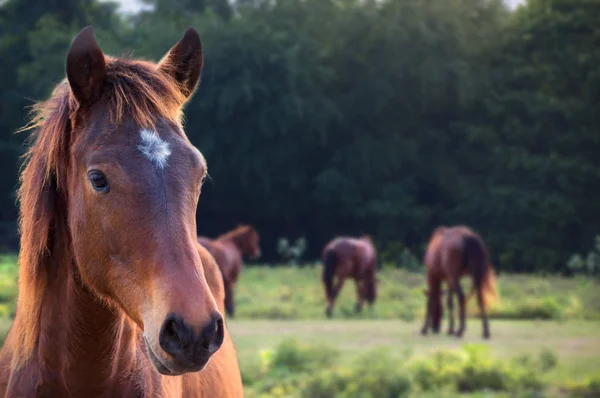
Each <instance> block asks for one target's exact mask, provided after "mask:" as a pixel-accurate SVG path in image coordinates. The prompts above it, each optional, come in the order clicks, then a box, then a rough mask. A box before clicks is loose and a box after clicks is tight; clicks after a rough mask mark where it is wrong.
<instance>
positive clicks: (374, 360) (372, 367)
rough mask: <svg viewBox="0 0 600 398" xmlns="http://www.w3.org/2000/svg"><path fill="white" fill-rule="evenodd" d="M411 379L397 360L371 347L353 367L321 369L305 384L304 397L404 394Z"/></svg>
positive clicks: (394, 397)
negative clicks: (321, 370) (322, 370)
mask: <svg viewBox="0 0 600 398" xmlns="http://www.w3.org/2000/svg"><path fill="white" fill-rule="evenodd" d="M411 389H412V383H411V380H410V377H409V376H408V374H407V372H406V371H405V370H404V369H403V368H402V366H400V364H399V363H398V361H397V360H393V359H392V358H390V357H389V355H388V354H387V353H386V352H382V351H372V352H370V353H368V354H366V355H363V356H361V357H360V358H359V359H358V360H357V361H355V362H354V364H353V366H352V367H338V368H335V369H333V370H329V371H326V372H322V373H319V374H317V375H315V376H314V377H312V378H310V379H309V380H308V382H307V383H306V384H305V385H304V388H303V390H302V394H301V397H305V398H337V397H340V398H350V397H365V398H379V397H382V398H387V397H389V398H401V397H406V396H408V395H409V394H410V392H411Z"/></svg>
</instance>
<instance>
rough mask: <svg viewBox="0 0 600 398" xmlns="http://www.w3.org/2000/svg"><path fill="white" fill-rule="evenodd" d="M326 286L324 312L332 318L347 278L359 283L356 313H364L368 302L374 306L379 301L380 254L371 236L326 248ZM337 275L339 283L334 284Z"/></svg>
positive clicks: (342, 239)
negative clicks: (363, 308) (378, 261)
mask: <svg viewBox="0 0 600 398" xmlns="http://www.w3.org/2000/svg"><path fill="white" fill-rule="evenodd" d="M322 258H323V284H324V285H325V296H326V298H327V309H326V310H325V313H326V314H327V316H328V317H331V315H332V313H333V305H334V303H335V299H336V297H337V296H338V294H339V293H340V291H341V290H342V287H343V286H344V281H345V279H346V278H352V279H354V282H355V283H356V296H357V301H356V305H355V311H356V312H360V311H362V307H363V303H364V301H365V300H366V301H367V303H369V305H373V303H374V302H375V299H376V298H377V280H376V273H377V252H376V250H375V247H374V246H373V242H372V241H371V238H370V237H369V236H368V235H364V236H362V237H360V238H350V237H338V238H335V239H333V240H332V241H331V242H329V243H328V244H327V246H325V248H324V249H323V255H322ZM336 276H337V281H334V279H335V277H336Z"/></svg>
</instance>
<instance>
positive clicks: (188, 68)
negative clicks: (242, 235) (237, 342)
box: [0, 26, 243, 398]
mask: <svg viewBox="0 0 600 398" xmlns="http://www.w3.org/2000/svg"><path fill="white" fill-rule="evenodd" d="M202 62H203V57H202V46H201V42H200V37H199V36H198V33H197V32H196V31H195V30H194V29H192V28H188V29H187V30H186V32H185V34H184V35H183V37H182V38H181V39H180V40H179V42H177V44H175V46H173V48H171V50H170V51H169V52H168V54H167V55H166V56H165V57H164V58H163V59H162V60H161V61H160V62H159V63H158V64H154V63H151V62H145V61H135V60H126V59H119V58H112V57H109V56H105V55H104V53H103V52H102V50H101V49H100V47H99V46H98V44H97V42H96V39H95V37H94V31H93V28H92V27H91V26H88V27H86V28H84V29H83V30H81V32H79V34H78V35H77V36H76V37H75V39H74V40H73V42H72V43H71V47H70V49H69V51H68V54H67V58H66V72H67V78H66V80H65V81H63V82H62V83H60V84H59V85H58V86H57V87H56V88H55V90H54V92H53V94H52V96H51V98H50V99H49V100H48V101H47V102H44V103H41V104H38V106H37V113H36V117H35V118H34V119H33V121H32V122H31V123H30V125H29V126H26V127H25V129H26V128H28V127H29V128H35V129H37V130H38V131H37V134H36V136H37V140H36V141H35V143H34V144H33V145H32V146H31V148H30V149H29V151H28V155H27V163H26V166H25V168H24V170H23V172H22V175H21V185H20V188H19V204H20V231H21V251H20V255H19V294H18V300H17V311H16V318H15V320H14V322H13V324H12V326H11V328H10V331H9V333H8V336H7V338H6V341H5V344H4V347H3V348H2V351H1V352H0V396H1V397H165V398H166V397H169V398H171V397H186V398H191V397H242V396H243V391H242V383H241V375H240V371H239V368H238V362H237V357H236V353H235V349H234V347H233V344H232V341H231V339H230V336H229V333H228V331H227V328H226V326H225V323H224V320H223V316H222V311H223V307H224V302H223V300H224V288H223V284H222V281H221V278H220V275H219V270H218V267H217V265H216V264H215V261H214V259H213V258H212V256H211V255H210V254H209V253H208V252H207V251H206V250H205V249H204V248H202V247H201V246H200V245H198V243H197V241H196V221H195V219H196V205H197V203H198V198H199V195H200V188H201V186H202V180H203V178H204V176H205V175H206V162H205V160H204V158H203V156H202V155H201V154H200V152H199V151H198V150H197V149H195V148H194V147H193V146H192V144H191V143H190V141H189V140H188V138H187V137H186V135H185V133H184V131H183V129H182V127H181V116H182V107H183V105H184V104H185V103H186V102H187V100H188V99H189V98H190V96H191V95H192V94H193V92H194V91H195V88H196V85H197V83H198V81H199V78H200V72H201V69H202Z"/></svg>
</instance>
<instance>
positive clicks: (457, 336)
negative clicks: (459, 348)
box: [454, 332, 463, 339]
mask: <svg viewBox="0 0 600 398" xmlns="http://www.w3.org/2000/svg"><path fill="white" fill-rule="evenodd" d="M454 336H455V337H456V338H457V339H461V338H462V337H463V334H462V333H460V332H459V333H456V334H455V335H454Z"/></svg>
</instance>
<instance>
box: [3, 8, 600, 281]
mask: <svg viewBox="0 0 600 398" xmlns="http://www.w3.org/2000/svg"><path fill="white" fill-rule="evenodd" d="M145 2H146V3H148V4H149V5H150V6H153V8H151V9H150V11H144V12H142V13H141V14H139V15H135V16H132V17H127V18H126V17H124V16H121V15H119V14H117V12H116V11H115V10H116V7H115V6H114V5H113V4H111V3H106V2H98V1H96V0H53V1H45V2H35V5H32V4H31V2H29V1H27V0H7V1H4V2H0V4H1V5H0V59H2V73H1V74H0V89H1V91H0V131H1V133H0V167H2V169H3V170H4V173H3V174H2V176H0V244H1V245H3V246H5V247H11V248H13V249H15V248H16V242H17V240H16V238H15V237H16V223H15V219H16V211H15V206H14V199H15V198H14V188H15V185H16V181H17V178H16V177H17V170H18V169H17V163H18V162H17V159H18V156H19V155H20V154H21V152H22V150H23V147H22V142H23V139H24V135H14V134H13V132H14V131H15V130H16V129H17V128H18V127H19V126H20V125H22V124H23V123H24V121H25V110H24V106H26V105H28V104H30V103H31V102H30V100H31V99H35V100H40V99H44V98H45V97H47V96H48V94H49V93H50V91H51V89H52V87H53V86H54V85H55V84H56V83H57V82H58V81H60V80H61V79H62V78H63V77H64V56H65V53H66V50H67V48H68V45H69V42H70V40H71V38H72V37H73V35H74V34H75V33H76V32H77V31H78V30H79V29H80V28H81V27H83V26H84V25H85V24H89V23H92V24H93V25H94V27H95V28H96V31H97V36H98V38H99V41H100V44H101V45H102V47H103V48H104V49H105V51H106V52H108V53H110V54H114V55H121V54H123V52H124V51H127V50H130V49H133V50H134V52H133V54H134V55H135V56H142V57H147V58H150V59H154V60H157V59H158V58H160V57H161V56H162V55H163V54H164V52H166V51H167V50H168V48H169V47H170V46H171V45H172V44H173V43H174V42H175V41H176V40H177V39H178V38H179V36H180V35H181V33H182V31H183V29H184V28H185V27H186V26H188V25H193V26H195V27H196V28H198V29H199V30H200V31H201V34H202V38H203V43H204V48H205V60H206V62H205V69H204V73H203V79H202V84H201V88H200V90H199V92H198V93H197V95H196V96H195V97H194V99H193V100H192V101H191V103H190V104H189V106H188V107H187V125H186V131H187V133H188V135H189V137H190V139H191V140H192V142H193V143H194V144H195V145H197V146H198V147H199V149H200V150H201V151H203V153H204V154H205V156H206V158H207V160H208V164H209V173H210V175H211V177H212V178H211V179H210V180H208V182H207V183H206V186H205V189H204V191H203V195H202V198H201V200H200V206H199V212H198V226H199V227H198V228H199V232H200V233H202V234H205V235H216V234H218V233H221V232H224V231H225V230H227V229H229V228H231V227H233V226H235V224H236V223H238V222H250V223H253V224H255V225H256V226H257V228H258V229H259V231H260V232H261V235H262V236H263V239H262V242H263V253H264V254H265V257H264V259H265V260H267V261H273V260H275V259H277V240H278V238H280V237H282V236H286V237H289V238H291V239H292V240H295V239H296V238H298V237H301V236H304V237H306V239H307V252H306V256H307V257H308V258H314V257H315V256H317V255H318V254H319V252H320V249H321V247H322V245H323V244H324V243H325V242H326V240H328V239H330V238H331V237H332V236H333V235H335V234H358V233H370V234H371V235H373V237H374V238H375V239H376V241H377V242H378V244H379V246H380V247H381V248H382V250H383V257H384V259H385V260H393V261H395V262H397V261H399V259H398V257H397V256H399V255H400V254H401V253H403V251H402V249H403V248H404V247H405V246H406V247H408V248H410V249H411V250H412V251H413V252H415V253H417V254H418V256H420V254H421V253H422V249H423V245H424V244H425V242H426V240H427V238H428V237H429V234H430V232H431V230H432V229H433V228H434V227H435V226H437V225H439V224H441V223H447V224H456V223H465V224H469V225H471V226H473V227H474V228H475V229H476V230H478V231H480V232H481V233H482V234H483V235H484V237H485V239H486V240H487V241H488V242H489V245H490V247H491V249H492V253H493V255H494V260H495V263H497V264H498V267H499V269H501V270H509V271H534V270H546V271H559V270H567V268H566V267H565V264H566V262H567V260H568V259H569V256H570V255H571V254H572V253H574V252H581V251H583V250H584V249H586V248H588V247H589V245H590V244H591V243H592V240H593V238H594V236H595V233H597V229H598V224H599V223H600V208H599V207H598V206H596V205H595V201H594V200H593V198H594V197H596V196H598V194H600V192H598V189H599V187H600V184H598V183H597V181H598V180H599V178H600V161H598V160H597V154H598V153H599V146H600V119H599V117H598V113H597V112H595V104H596V103H597V100H598V99H599V98H598V95H599V94H598V93H600V87H599V84H600V74H599V72H598V70H597V65H598V63H599V62H600V52H599V51H598V49H597V48H596V47H597V46H596V41H597V37H598V34H599V33H600V31H599V29H600V27H599V26H600V25H598V23H597V21H598V20H600V1H599V0H530V1H529V3H528V5H527V6H525V7H522V8H520V9H519V10H517V11H515V12H509V11H508V10H507V9H506V8H505V7H504V6H503V3H502V1H501V0H453V1H431V0H418V1H407V0H386V1H374V0H368V1H359V0H278V1H266V0H264V1H262V0H258V1H256V0H255V1H241V0H238V1H237V2H235V3H234V4H235V6H230V5H229V3H228V2H227V1H224V0H205V1H190V0H146V1H145ZM398 248H399V249H398Z"/></svg>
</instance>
